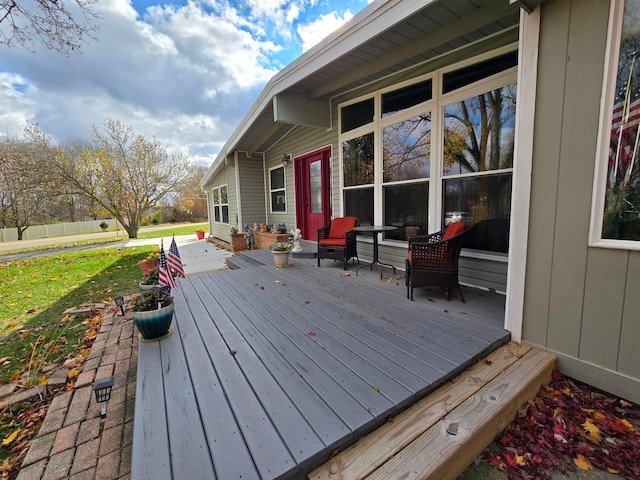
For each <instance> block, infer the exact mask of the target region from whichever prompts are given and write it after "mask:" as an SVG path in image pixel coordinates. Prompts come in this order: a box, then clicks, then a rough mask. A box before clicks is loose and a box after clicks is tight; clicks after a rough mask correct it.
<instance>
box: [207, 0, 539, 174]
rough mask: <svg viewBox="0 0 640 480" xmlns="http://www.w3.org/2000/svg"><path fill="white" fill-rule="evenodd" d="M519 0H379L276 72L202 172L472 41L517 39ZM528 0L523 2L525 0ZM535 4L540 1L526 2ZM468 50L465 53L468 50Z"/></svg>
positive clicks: (320, 120) (319, 122)
mask: <svg viewBox="0 0 640 480" xmlns="http://www.w3.org/2000/svg"><path fill="white" fill-rule="evenodd" d="M514 1H515V0H473V1H472V0H427V1H425V0H387V1H381V0H379V1H375V2H373V3H371V4H370V5H368V6H367V7H366V8H364V9H363V10H362V11H361V12H359V13H358V14H357V15H355V16H354V17H353V18H352V19H351V20H350V21H349V22H347V23H346V24H345V25H343V27H341V28H340V29H338V30H336V31H335V32H333V33H332V34H330V35H329V36H328V37H326V38H325V39H324V40H322V41H321V42H320V43H319V44H317V45H316V46H314V47H313V48H311V49H310V50H309V51H307V52H305V53H304V54H303V55H301V56H300V57H299V58H298V59H296V60H295V61H293V62H292V63H291V64H289V65H287V66H286V67H285V68H283V69H282V70H281V71H280V72H278V73H277V74H276V75H274V76H273V77H272V78H271V80H270V81H269V82H268V83H267V85H266V86H265V88H264V89H263V90H262V92H261V93H260V95H259V96H258V98H257V99H256V101H255V102H254V103H253V105H252V106H251V108H250V109H249V111H248V112H247V114H246V115H245V117H244V118H243V119H242V121H241V122H240V124H239V125H238V127H237V128H236V130H235V131H234V132H233V134H232V135H231V136H230V138H229V139H228V140H227V142H226V143H225V145H224V146H223V147H222V149H221V151H220V153H219V154H218V156H217V157H216V159H215V160H214V162H213V163H212V165H211V167H210V168H209V170H208V171H207V173H206V174H205V176H204V178H203V180H202V182H201V185H202V186H204V185H206V184H207V183H208V182H209V181H210V180H211V178H212V177H213V176H214V175H215V174H216V172H217V171H218V170H219V169H220V168H222V167H223V166H224V165H226V164H227V161H226V159H227V158H228V157H229V156H233V153H234V152H238V151H242V152H245V154H246V155H248V156H249V157H250V156H251V155H253V154H254V153H266V152H268V151H269V150H270V149H271V148H272V147H273V146H274V145H275V144H276V143H277V142H279V141H280V140H281V139H282V138H284V136H286V135H287V133H289V132H290V131H291V130H292V129H293V128H296V126H299V125H300V126H306V127H315V128H323V129H328V128H331V99H332V98H334V97H336V96H339V95H342V94H345V93H347V92H353V91H356V90H357V89H358V88H362V87H365V86H366V85H372V84H374V83H376V82H380V81H383V80H384V79H385V78H391V77H398V80H401V77H402V76H403V75H405V74H408V73H409V72H410V71H411V70H412V69H414V68H415V67H416V66H419V65H425V64H429V63H430V62H432V64H433V65H435V67H434V68H437V66H438V65H439V64H438V63H437V62H438V61H440V62H442V58H443V57H447V56H451V55H453V54H455V52H461V51H462V50H465V49H468V47H469V46H470V45H478V44H481V43H483V42H484V43H488V42H491V41H492V40H493V41H494V42H497V43H499V42H503V43H511V42H513V41H515V40H517V35H518V25H519V15H520V13H519V6H520V5H516V4H514V3H513V2H514ZM522 1H525V0H522ZM526 1H528V2H536V1H539V0H526ZM467 53H468V52H467Z"/></svg>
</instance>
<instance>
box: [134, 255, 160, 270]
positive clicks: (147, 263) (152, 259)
mask: <svg viewBox="0 0 640 480" xmlns="http://www.w3.org/2000/svg"><path fill="white" fill-rule="evenodd" d="M159 264H160V252H151V253H150V254H149V255H147V258H145V259H144V260H141V261H140V262H138V266H140V270H142V275H147V274H148V273H149V272H150V271H151V270H153V269H154V268H155V269H156V270H157V269H158V265H159Z"/></svg>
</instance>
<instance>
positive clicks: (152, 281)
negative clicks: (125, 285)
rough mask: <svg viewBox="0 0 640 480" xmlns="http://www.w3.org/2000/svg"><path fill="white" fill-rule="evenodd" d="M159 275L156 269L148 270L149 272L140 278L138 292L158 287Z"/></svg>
mask: <svg viewBox="0 0 640 480" xmlns="http://www.w3.org/2000/svg"><path fill="white" fill-rule="evenodd" d="M159 274H160V272H159V271H158V269H157V268H154V269H153V270H149V272H148V273H147V274H146V275H144V276H143V277H142V281H141V282H140V290H142V291H144V290H151V289H152V288H153V287H155V286H157V285H159V284H160V279H159Z"/></svg>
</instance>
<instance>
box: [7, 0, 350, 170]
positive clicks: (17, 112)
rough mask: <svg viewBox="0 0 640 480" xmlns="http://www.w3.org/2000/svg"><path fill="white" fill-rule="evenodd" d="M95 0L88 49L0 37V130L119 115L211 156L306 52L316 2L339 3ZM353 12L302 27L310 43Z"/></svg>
mask: <svg viewBox="0 0 640 480" xmlns="http://www.w3.org/2000/svg"><path fill="white" fill-rule="evenodd" d="M330 1H334V2H335V3H337V2H340V3H343V0H330ZM351 3H358V0H355V1H353V2H351ZM95 5H96V8H98V9H99V10H100V14H101V17H102V18H101V20H100V30H98V31H97V32H96V37H97V39H96V41H92V42H90V43H89V44H88V45H86V46H85V47H83V49H82V53H80V54H72V55H70V56H69V57H64V56H61V55H59V54H56V53H53V52H48V51H43V50H39V51H37V53H36V54H32V53H29V52H27V51H25V50H21V49H14V48H11V49H10V48H7V47H5V46H0V108H1V110H0V135H5V134H7V133H10V134H19V133H20V132H21V130H22V127H23V126H24V125H25V124H26V122H27V121H30V122H34V123H37V124H38V125H39V127H40V129H41V130H42V131H43V132H44V133H45V134H47V135H48V136H50V137H52V138H53V139H54V140H55V141H63V140H75V139H82V140H88V139H89V138H90V136H91V126H92V125H96V126H101V125H102V123H103V122H104V120H105V119H106V118H113V119H118V120H121V121H122V122H123V123H125V124H128V125H132V126H133V128H134V131H135V132H136V133H140V134H143V135H146V136H155V137H156V138H158V139H159V140H160V141H161V142H162V143H163V144H165V145H166V146H167V147H168V148H171V149H172V150H176V151H178V150H179V151H186V152H187V153H188V154H189V155H191V156H192V157H193V158H195V159H199V160H203V159H204V160H206V159H208V161H210V160H212V159H213V157H214V156H215V154H217V152H218V151H219V149H220V148H221V146H222V145H223V144H224V143H225V142H226V140H227V138H228V136H229V135H230V134H231V133H232V131H233V130H234V129H235V127H236V126H237V125H238V123H239V122H240V120H241V119H242V117H243V116H244V115H245V113H246V111H247V110H248V108H249V107H250V105H251V104H252V103H253V101H254V100H255V98H256V97H257V95H258V94H259V93H260V91H261V90H262V87H263V86H264V84H265V83H266V82H267V81H268V80H269V78H271V76H272V75H273V74H274V73H276V71H277V70H278V69H279V68H281V67H282V66H284V65H283V63H288V61H289V59H290V58H294V57H295V56H297V55H299V51H300V50H299V48H300V46H299V45H298V42H296V41H295V37H294V33H295V32H296V29H295V27H294V26H295V25H298V23H299V22H301V21H306V20H304V19H303V17H304V18H314V17H313V15H314V14H313V13H312V12H310V9H311V8H324V9H326V8H331V7H330V5H328V3H327V2H324V1H323V2H317V0H187V3H186V4H181V5H155V6H150V7H148V8H147V10H145V11H144V12H142V13H139V12H138V11H136V10H135V9H134V8H133V6H132V3H131V0H104V1H102V2H98V3H96V4H95ZM344 8H346V7H344ZM351 16H352V15H351V13H350V12H349V11H347V12H346V13H345V14H343V15H342V16H340V15H339V14H336V13H333V14H327V15H323V16H322V17H320V18H319V19H318V20H317V21H315V22H313V23H311V24H309V25H307V26H305V27H301V28H300V29H299V34H300V36H301V38H302V39H303V42H304V45H305V47H304V49H305V50H306V49H307V48H309V46H310V45H311V44H312V43H315V42H316V41H318V40H319V39H320V38H321V37H323V36H325V35H326V34H327V33H329V32H331V31H333V30H334V29H335V28H336V27H337V26H338V25H339V24H341V23H343V22H344V21H346V20H347V19H348V18H351ZM281 59H282V60H281Z"/></svg>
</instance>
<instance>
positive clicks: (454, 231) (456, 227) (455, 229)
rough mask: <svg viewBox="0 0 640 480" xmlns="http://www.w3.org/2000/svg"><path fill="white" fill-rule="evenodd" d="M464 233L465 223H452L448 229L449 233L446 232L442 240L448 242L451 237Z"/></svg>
mask: <svg viewBox="0 0 640 480" xmlns="http://www.w3.org/2000/svg"><path fill="white" fill-rule="evenodd" d="M463 231H464V223H462V222H455V223H452V224H451V225H449V226H448V227H447V231H446V232H444V236H443V237H442V240H447V239H449V238H451V237H454V236H456V235H458V234H459V233H462V232H463Z"/></svg>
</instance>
